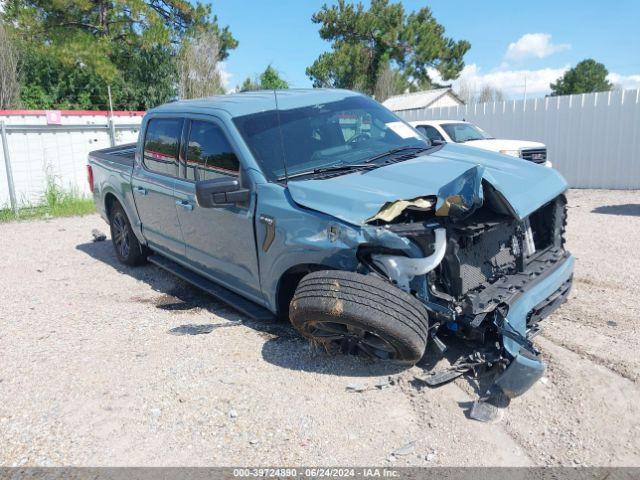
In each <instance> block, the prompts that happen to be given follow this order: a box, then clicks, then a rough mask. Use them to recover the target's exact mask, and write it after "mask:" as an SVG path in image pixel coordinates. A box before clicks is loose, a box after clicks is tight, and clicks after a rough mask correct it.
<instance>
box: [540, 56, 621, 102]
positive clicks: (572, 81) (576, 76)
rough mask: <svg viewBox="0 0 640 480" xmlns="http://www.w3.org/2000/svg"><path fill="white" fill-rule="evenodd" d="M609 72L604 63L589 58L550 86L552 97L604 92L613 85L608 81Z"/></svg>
mask: <svg viewBox="0 0 640 480" xmlns="http://www.w3.org/2000/svg"><path fill="white" fill-rule="evenodd" d="M608 74H609V71H608V70H607V69H606V68H605V66H604V65H603V64H602V63H598V62H596V61H595V60H593V59H591V58H588V59H586V60H582V61H581V62H579V63H578V64H577V65H576V66H575V67H573V68H571V69H569V70H567V71H566V72H565V73H564V75H563V76H562V77H560V78H558V80H556V81H555V83H552V84H551V85H550V87H551V95H552V96H556V95H571V94H573V93H591V92H604V91H607V90H611V88H612V87H613V85H612V84H611V83H610V82H609V81H608V80H607V75H608Z"/></svg>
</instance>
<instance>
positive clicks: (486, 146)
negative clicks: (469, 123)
mask: <svg viewBox="0 0 640 480" xmlns="http://www.w3.org/2000/svg"><path fill="white" fill-rule="evenodd" d="M464 144H465V145H467V146H469V147H476V148H481V149H483V150H490V151H492V152H499V151H500V150H525V149H528V148H545V145H544V143H540V142H529V141H527V140H504V139H500V138H490V139H487V140H471V141H469V142H465V143H464Z"/></svg>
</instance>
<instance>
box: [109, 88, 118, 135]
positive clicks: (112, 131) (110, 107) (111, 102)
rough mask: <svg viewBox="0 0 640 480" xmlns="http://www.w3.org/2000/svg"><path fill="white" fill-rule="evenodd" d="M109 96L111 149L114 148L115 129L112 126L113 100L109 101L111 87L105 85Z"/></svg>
mask: <svg viewBox="0 0 640 480" xmlns="http://www.w3.org/2000/svg"><path fill="white" fill-rule="evenodd" d="M107 93H108V94H109V142H110V143H111V146H112V147H115V146H116V127H115V125H114V124H113V100H112V99H111V85H107Z"/></svg>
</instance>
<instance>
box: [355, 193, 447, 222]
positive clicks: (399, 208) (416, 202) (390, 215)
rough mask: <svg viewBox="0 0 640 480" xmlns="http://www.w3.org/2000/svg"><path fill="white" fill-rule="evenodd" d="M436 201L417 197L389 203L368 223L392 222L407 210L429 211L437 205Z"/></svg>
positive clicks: (368, 220)
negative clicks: (377, 221) (376, 221)
mask: <svg viewBox="0 0 640 480" xmlns="http://www.w3.org/2000/svg"><path fill="white" fill-rule="evenodd" d="M435 203H436V202H435V201H434V200H433V199H431V198H429V197H417V198H412V199H410V200H396V201H395V202H387V203H385V204H384V205H383V206H382V208H380V210H379V211H378V213H376V214H375V215H374V216H373V217H371V218H369V219H367V223H369V222H373V221H375V220H382V221H383V222H390V221H392V220H393V219H394V218H396V217H398V216H399V215H400V214H401V213H402V212H404V211H405V210H406V209H407V208H412V209H415V210H421V211H429V210H431V209H432V208H433V206H434V205H435Z"/></svg>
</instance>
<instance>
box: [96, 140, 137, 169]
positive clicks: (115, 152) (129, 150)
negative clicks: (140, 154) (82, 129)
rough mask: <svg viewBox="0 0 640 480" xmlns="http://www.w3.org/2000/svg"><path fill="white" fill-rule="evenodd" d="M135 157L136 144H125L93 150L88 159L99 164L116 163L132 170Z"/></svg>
mask: <svg viewBox="0 0 640 480" xmlns="http://www.w3.org/2000/svg"><path fill="white" fill-rule="evenodd" d="M135 155H136V144H135V143H127V144H125V145H118V146H116V147H110V148H103V149H101V150H94V151H93V152H90V153H89V157H90V158H92V159H94V160H97V161H100V162H105V161H106V162H111V163H118V164H120V165H123V166H126V167H129V168H133V163H134V161H135Z"/></svg>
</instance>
